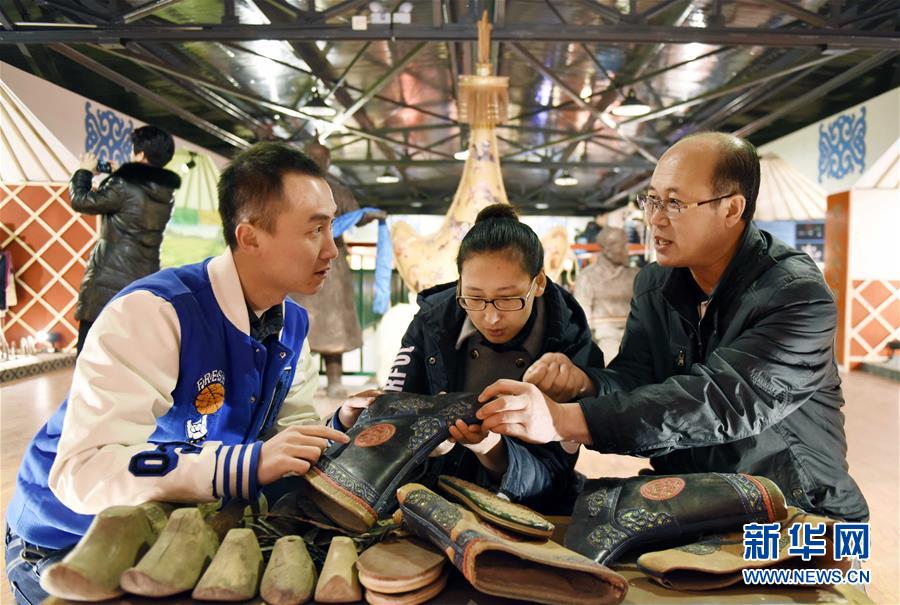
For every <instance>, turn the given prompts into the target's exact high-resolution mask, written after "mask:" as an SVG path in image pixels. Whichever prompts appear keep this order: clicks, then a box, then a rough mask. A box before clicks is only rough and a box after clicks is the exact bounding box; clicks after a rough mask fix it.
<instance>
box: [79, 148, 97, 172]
mask: <svg viewBox="0 0 900 605" xmlns="http://www.w3.org/2000/svg"><path fill="white" fill-rule="evenodd" d="M78 169H79V170H87V171H89V172H91V173H92V174H97V156H96V155H94V154H93V153H91V152H90V151H88V152H85V153H82V154H81V155H80V156H78Z"/></svg>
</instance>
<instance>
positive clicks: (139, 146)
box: [131, 126, 175, 168]
mask: <svg viewBox="0 0 900 605" xmlns="http://www.w3.org/2000/svg"><path fill="white" fill-rule="evenodd" d="M131 146H132V148H133V149H134V153H135V154H138V153H141V152H143V153H144V159H146V160H147V162H148V163H149V164H150V165H151V166H156V167H157V168H162V167H163V166H165V165H166V164H168V163H169V162H170V161H171V160H172V156H173V155H175V140H174V139H173V138H172V135H170V134H169V133H168V132H166V131H165V130H163V129H162V128H157V127H156V126H141V127H140V128H137V129H135V130H134V132H132V133H131Z"/></svg>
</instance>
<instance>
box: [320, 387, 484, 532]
mask: <svg viewBox="0 0 900 605" xmlns="http://www.w3.org/2000/svg"><path fill="white" fill-rule="evenodd" d="M477 409H478V399H477V395H475V394H472V393H448V394H443V395H434V396H427V395H415V394H411V393H389V394H386V395H382V396H380V397H378V398H377V399H376V400H375V401H374V402H372V404H371V405H370V406H369V407H368V408H367V409H365V410H363V412H362V414H360V416H359V419H358V420H357V421H356V424H355V425H353V428H351V429H350V430H348V431H347V436H349V437H350V443H347V444H342V443H335V444H333V445H332V446H331V447H329V448H328V449H327V450H325V451H324V452H323V453H322V456H321V457H320V458H319V460H318V462H316V465H315V466H314V467H313V468H311V469H310V470H309V472H308V473H307V474H306V475H304V478H305V479H306V480H307V481H308V482H309V484H310V485H311V486H312V487H313V490H312V497H313V500H314V502H315V503H316V505H317V506H318V507H319V509H320V510H321V511H322V512H323V513H325V514H326V515H327V516H328V517H329V518H331V519H332V520H333V521H334V522H335V523H337V524H338V525H340V526H341V527H343V528H344V529H347V530H349V531H353V532H357V533H359V532H364V531H366V530H367V529H369V528H370V527H372V525H374V524H375V522H376V521H377V520H378V519H379V518H381V517H383V516H386V515H389V514H390V513H391V512H393V511H394V510H395V509H396V490H397V488H398V487H399V486H400V485H403V484H404V483H406V482H408V481H411V480H415V479H416V472H417V471H419V470H421V468H422V467H423V466H424V463H425V461H426V458H427V457H428V454H430V453H431V452H432V450H434V448H436V447H437V446H438V445H440V444H441V443H442V442H443V441H445V440H446V439H447V438H449V437H450V430H449V427H450V426H451V425H452V424H454V423H455V422H456V421H457V420H463V421H465V422H466V423H469V424H471V423H474V422H477V421H478V420H477V418H476V417H475V412H476V410H477Z"/></svg>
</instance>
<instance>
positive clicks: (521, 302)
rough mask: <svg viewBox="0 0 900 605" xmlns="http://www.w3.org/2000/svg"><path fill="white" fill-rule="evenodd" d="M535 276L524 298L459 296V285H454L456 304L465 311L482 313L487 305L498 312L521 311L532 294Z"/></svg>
mask: <svg viewBox="0 0 900 605" xmlns="http://www.w3.org/2000/svg"><path fill="white" fill-rule="evenodd" d="M536 280H537V276H534V279H532V280H531V286H530V287H529V288H528V292H527V293H526V294H525V296H504V297H502V298H478V297H477V296H461V295H460V285H459V283H457V284H456V303H457V304H458V305H459V306H460V307H462V308H463V309H465V310H466V311H484V310H485V309H487V306H488V304H491V305H494V308H495V309H497V310H498V311H521V310H522V309H524V308H525V305H526V304H528V299H529V298H531V296H532V295H533V294H534V286H535V285H536V284H537V281H536Z"/></svg>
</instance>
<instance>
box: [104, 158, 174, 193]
mask: <svg viewBox="0 0 900 605" xmlns="http://www.w3.org/2000/svg"><path fill="white" fill-rule="evenodd" d="M114 174H115V176H119V177H122V178H123V179H125V180H126V181H130V182H132V183H156V184H158V185H162V186H163V187H167V188H169V189H178V188H179V187H181V177H180V176H178V175H177V174H175V173H174V172H172V171H171V170H166V169H165V168H158V167H156V166H151V165H150V164H143V163H141V162H128V163H127V164H122V165H121V166H120V167H119V168H118V170H116V171H115V173H114Z"/></svg>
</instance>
